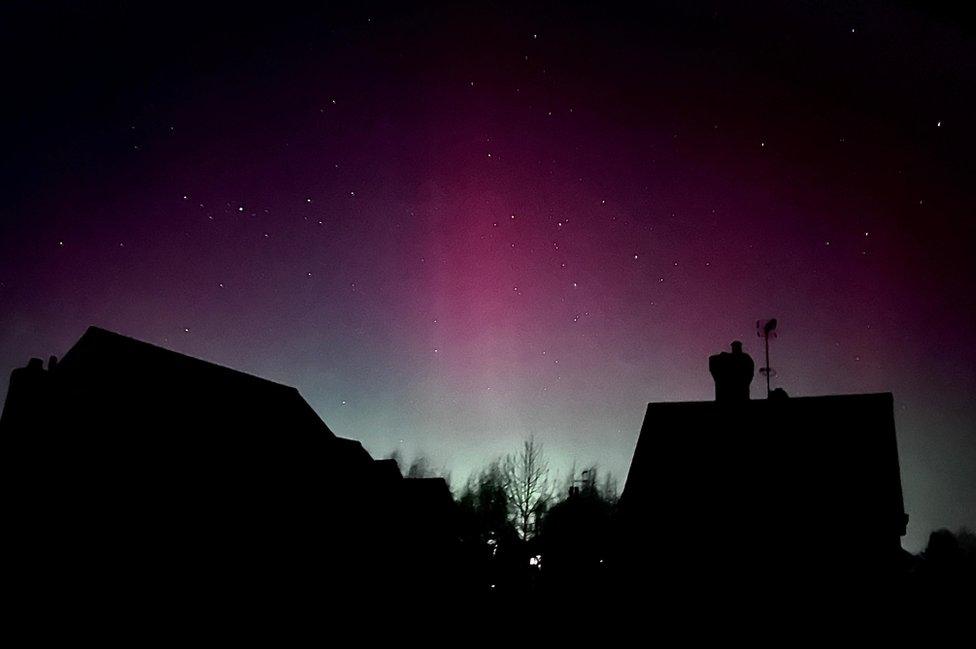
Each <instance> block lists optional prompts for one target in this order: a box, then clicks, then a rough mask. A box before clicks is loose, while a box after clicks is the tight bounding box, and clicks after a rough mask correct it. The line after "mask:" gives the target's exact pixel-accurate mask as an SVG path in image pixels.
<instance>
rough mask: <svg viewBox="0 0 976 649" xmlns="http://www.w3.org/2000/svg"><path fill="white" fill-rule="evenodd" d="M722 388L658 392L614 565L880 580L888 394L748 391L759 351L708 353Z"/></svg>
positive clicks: (899, 528) (702, 574)
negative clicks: (702, 397)
mask: <svg viewBox="0 0 976 649" xmlns="http://www.w3.org/2000/svg"><path fill="white" fill-rule="evenodd" d="M709 361H710V362H709V368H710V370H711V371H712V374H713V376H714V377H715V383H716V386H715V388H716V400H715V401H709V402H686V403H651V404H649V405H648V407H647V413H646V415H645V417H644V423H643V426H642V427H641V432H640V438H639V439H638V442H637V448H636V450H635V453H634V458H633V461H632V463H631V467H630V472H629V475H628V477H627V483H626V485H625V488H624V492H623V494H622V495H621V500H620V506H619V512H618V516H619V520H618V548H617V550H618V555H617V556H616V557H615V562H614V563H615V569H616V570H617V574H619V575H620V576H621V577H622V579H623V580H624V581H634V580H636V581H641V580H646V581H647V583H653V584H656V585H657V586H659V587H661V588H662V589H667V588H668V587H672V588H675V589H684V588H687V589H691V590H695V589H706V590H709V591H714V590H715V589H716V588H721V589H726V590H727V589H733V590H736V589H740V588H742V587H743V586H744V585H745V584H751V586H756V585H757V584H760V585H763V586H764V587H766V588H767V589H771V590H769V592H780V590H781V589H783V588H786V589H794V588H795V589H803V588H807V587H812V586H816V585H821V586H822V585H824V584H834V585H838V584H840V583H873V584H877V583H878V581H877V580H879V579H883V578H885V577H886V576H887V575H889V568H890V567H891V566H893V565H894V564H895V563H897V561H898V560H899V559H900V558H901V555H902V551H901V546H900V538H901V537H902V536H903V535H904V534H905V527H906V523H907V518H908V517H907V515H906V514H905V510H904V504H903V501H902V490H901V477H900V473H899V466H898V447H897V441H896V437H895V424H894V415H893V401H892V395H891V394H889V393H884V394H858V395H837V396H821V397H801V398H795V397H788V396H787V395H786V393H785V392H779V393H776V394H775V396H774V397H773V398H769V399H761V400H749V398H748V396H749V383H748V379H751V378H752V370H753V364H752V361H751V359H749V357H748V356H747V355H745V354H743V353H742V352H741V347H739V348H738V349H736V348H735V346H734V347H733V352H732V353H731V354H728V353H723V354H720V355H718V356H712V357H711V358H710V359H709Z"/></svg>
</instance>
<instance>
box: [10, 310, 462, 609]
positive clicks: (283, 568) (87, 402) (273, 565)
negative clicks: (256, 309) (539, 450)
mask: <svg viewBox="0 0 976 649" xmlns="http://www.w3.org/2000/svg"><path fill="white" fill-rule="evenodd" d="M0 457H2V463H3V467H2V468H3V471H4V475H5V477H6V478H7V479H8V482H7V485H8V488H7V490H6V492H5V494H4V496H3V498H4V500H5V504H6V506H7V507H6V511H7V512H8V513H9V517H8V518H7V519H6V520H5V523H6V524H7V525H6V527H5V534H4V536H5V541H6V542H7V543H12V545H13V548H14V549H13V550H11V551H10V553H9V556H16V557H18V561H17V563H16V565H14V566H13V570H12V572H13V574H12V575H11V577H10V580H9V581H8V584H13V585H14V586H15V587H18V588H19V589H20V590H22V595H23V601H34V600H36V601H37V602H44V601H48V602H50V601H52V598H53V599H56V600H57V601H59V602H70V603H71V604H72V605H74V606H77V607H78V608H79V610H78V613H79V614H81V609H83V610H84V611H86V612H87V613H86V614H92V611H109V610H110V611H112V614H113V615H128V614H133V613H138V612H146V611H151V610H152V611H155V612H156V613H160V612H161V611H164V610H168V609H167V607H170V606H172V604H173V602H177V601H178V602H180V605H181V606H186V607H190V608H193V607H194V606H201V607H206V608H208V610H211V612H213V613H217V612H219V611H223V610H228V611H229V610H231V609H234V610H238V611H239V610H249V609H256V608H260V609H262V610H263V611H264V612H269V611H270V610H272V609H276V608H278V609H283V608H289V610H290V608H292V607H297V608H296V609H295V610H298V609H300V608H301V607H306V606H310V605H313V604H316V603H317V604H316V605H324V602H322V601H321V598H322V597H323V596H324V595H325V594H328V595H329V596H330V597H331V596H334V595H336V594H342V593H350V592H355V591H357V590H361V591H370V592H371V591H373V590H375V589H377V588H387V587H390V588H392V587H394V586H396V583H397V581H398V580H399V579H404V578H411V575H414V576H417V577H418V578H419V576H420V575H426V574H429V573H437V572H438V570H440V568H439V567H438V566H436V565H431V563H430V562H436V561H443V562H446V561H447V559H446V557H437V556H433V555H431V554H430V553H427V554H425V555H424V556H418V555H417V554H416V553H415V552H414V553H413V554H411V550H412V549H413V548H414V547H415V545H416V543H415V537H414V536H413V534H414V533H413V531H412V530H408V529H405V527H404V524H405V523H406V522H409V521H411V520H412V519H413V518H414V517H420V518H424V519H425V520H426V518H429V517H430V513H429V512H430V511H431V510H434V509H436V510H437V511H438V512H441V515H442V516H443V521H442V524H441V525H440V527H439V528H437V529H436V530H431V531H429V534H431V535H436V534H440V536H438V537H437V539H436V540H437V542H439V543H441V544H442V545H443V546H444V547H447V546H449V545H450V542H451V539H452V538H453V537H452V536H451V535H452V531H451V530H450V524H451V519H450V512H449V511H448V510H449V508H448V507H447V506H446V505H445V503H446V502H448V501H450V492H449V490H448V488H447V485H446V483H444V481H443V480H434V481H423V483H424V484H423V485H415V484H412V483H413V482H415V481H411V480H405V479H403V478H402V477H401V475H400V471H399V468H398V467H396V464H395V462H394V463H392V466H391V465H390V463H389V462H375V461H374V460H373V459H372V457H370V455H369V453H367V452H366V450H365V449H363V447H362V445H361V444H360V443H359V442H356V441H353V440H349V439H343V438H340V437H337V436H336V435H335V434H334V433H333V432H332V431H331V430H330V429H329V427H328V426H327V425H326V424H325V423H324V422H323V421H322V420H321V419H320V418H319V417H318V415H317V414H316V413H315V411H314V410H313V409H312V408H311V407H310V406H309V405H308V404H307V403H306V402H305V400H304V399H302V397H301V396H300V395H299V393H298V391H297V390H295V389H294V388H291V387H287V386H284V385H280V384H278V383H274V382H272V381H267V380H264V379H260V378H257V377H254V376H250V375H248V374H244V373H242V372H237V371H234V370H230V369H227V368H225V367H221V366H219V365H215V364H212V363H207V362H204V361H201V360H198V359H195V358H190V357H188V356H184V355H182V354H178V353H175V352H172V351H169V350H165V349H161V348H159V347H155V346H153V345H150V344H147V343H144V342H140V341H137V340H133V339H131V338H126V337H124V336H120V335H118V334H115V333H112V332H109V331H105V330H103V329H98V328H95V327H92V328H90V329H88V331H87V332H85V334H84V335H83V336H82V337H81V339H80V340H79V341H78V342H77V343H76V344H75V345H74V347H72V348H71V349H70V350H69V351H68V352H67V353H66V354H65V355H64V357H63V358H62V360H61V361H60V362H56V361H52V362H51V363H50V364H49V367H48V368H47V369H45V368H44V367H43V365H42V363H41V361H40V360H39V359H31V360H30V362H29V363H28V364H27V366H26V367H24V368H20V369H16V370H14V371H13V373H12V375H11V380H10V387H9V391H8V395H7V400H6V403H5V404H4V410H3V414H2V415H0ZM451 504H452V505H453V501H451ZM393 512H395V516H394V515H393V514H392V513H393ZM445 512H447V513H445ZM8 547H9V546H8ZM31 598H34V600H31ZM310 598H311V599H310ZM132 606H136V607H137V608H138V611H132V610H129V609H130V607H132ZM95 614H97V613H95Z"/></svg>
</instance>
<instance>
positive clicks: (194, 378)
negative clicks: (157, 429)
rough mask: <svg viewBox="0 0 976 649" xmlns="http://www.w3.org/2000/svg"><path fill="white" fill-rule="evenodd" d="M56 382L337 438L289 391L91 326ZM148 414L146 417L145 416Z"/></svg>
mask: <svg viewBox="0 0 976 649" xmlns="http://www.w3.org/2000/svg"><path fill="white" fill-rule="evenodd" d="M56 374H57V376H58V380H59V382H62V383H68V384H70V383H72V382H75V383H78V384H80V385H82V386H83V387H84V389H85V390H86V391H89V392H93V391H98V392H101V393H108V394H113V395H115V396H116V397H117V398H119V399H123V398H125V399H135V400H138V401H140V402H148V401H153V400H158V401H167V402H169V403H173V404H186V403H193V404H195V406H196V407H197V409H199V408H200V405H199V404H201V403H205V404H206V406H207V409H208V410H213V411H228V410H235V409H237V410H243V411H245V412H248V411H252V410H254V409H259V410H260V411H262V412H264V413H270V412H274V413H275V416H276V417H281V418H282V419H284V418H287V420H288V422H289V423H290V424H296V423H297V424H301V425H302V426H303V427H305V426H307V427H309V428H311V429H317V430H319V431H321V432H324V433H327V434H328V436H329V437H335V436H334V434H333V433H332V431H331V430H329V428H328V426H327V425H326V424H325V423H324V422H323V421H322V420H321V419H320V418H319V416H318V415H317V414H316V413H315V411H314V410H313V409H312V407H311V406H309V405H308V403H307V402H306V401H305V400H304V399H303V398H302V397H301V395H300V394H299V393H298V390H296V389H295V388H293V387H290V386H286V385H282V384H280V383H276V382H274V381H269V380H267V379H262V378H260V377H257V376H253V375H251V374H247V373H245V372H240V371H237V370H233V369H230V368H227V367H224V366H222V365H217V364H215V363H210V362H207V361H203V360H200V359H198V358H193V357H190V356H186V355H184V354H180V353H178V352H175V351H172V350H169V349H164V348H162V347H157V346H155V345H152V344H149V343H146V342H142V341H140V340H136V339H134V338H129V337H127V336H123V335H121V334H118V333H115V332H112V331H108V330H106V329H101V328H99V327H89V328H88V330H87V331H86V332H85V333H84V335H82V337H81V338H80V339H79V340H78V342H77V343H75V345H74V346H73V347H72V348H71V349H70V350H69V351H68V352H67V353H66V354H65V355H64V357H63V358H62V359H61V361H60V363H58V366H57V368H56ZM146 414H147V415H149V414H150V413H146Z"/></svg>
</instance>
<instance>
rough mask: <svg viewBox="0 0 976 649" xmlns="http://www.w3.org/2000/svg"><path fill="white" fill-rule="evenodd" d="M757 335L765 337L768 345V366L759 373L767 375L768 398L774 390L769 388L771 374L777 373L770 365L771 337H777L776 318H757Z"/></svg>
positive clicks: (761, 368) (760, 369)
mask: <svg viewBox="0 0 976 649" xmlns="http://www.w3.org/2000/svg"><path fill="white" fill-rule="evenodd" d="M756 335H757V336H759V337H760V338H762V339H763V342H764V343H765V345H766V366H765V367H760V368H759V373H760V374H762V375H763V376H765V377H766V398H767V399H768V398H769V395H770V394H771V393H772V391H771V390H770V389H769V378H770V376H771V375H773V374H775V371H774V370H773V368H771V367H770V366H769V339H770V338H775V337H776V318H772V319H770V320H757V321H756Z"/></svg>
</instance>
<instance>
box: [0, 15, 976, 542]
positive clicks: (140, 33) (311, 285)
mask: <svg viewBox="0 0 976 649" xmlns="http://www.w3.org/2000/svg"><path fill="white" fill-rule="evenodd" d="M736 4H737V3H736ZM760 4H761V3H760ZM842 5H843V7H842V8H829V9H828V8H823V7H820V8H816V7H813V6H806V5H797V6H795V7H793V8H790V9H783V8H778V9H772V8H770V7H766V6H757V7H755V8H753V9H750V10H749V11H748V12H747V13H745V14H741V13H738V11H739V10H737V9H734V7H733V4H731V3H730V4H728V5H726V3H721V2H712V3H664V4H663V5H661V6H660V7H657V8H654V9H644V10H643V11H642V12H636V11H634V10H631V9H628V8H626V7H622V6H615V7H609V8H604V9H594V8H591V7H587V6H586V5H583V4H574V5H572V6H569V7H567V6H562V7H560V6H558V5H555V4H553V5H539V6H537V7H534V8H532V9H522V8H519V7H518V5H512V6H507V5H505V4H504V3H502V4H485V5H480V4H479V5H471V6H465V7H461V6H456V5H444V6H440V5H431V6H430V7H428V8H427V9H425V10H419V9H417V10H404V9H398V10H396V11H393V10H390V9H387V8H384V7H382V6H379V5H374V6H367V7H363V8H355V9H348V10H344V9H341V10H329V11H327V10H316V11H309V12H298V11H295V12H291V11H284V10H275V12H274V13H273V14H266V13H262V12H259V11H253V12H250V13H244V14H240V13H230V10H229V9H228V13H225V12H224V11H223V10H221V9H210V10H207V11H206V12H204V13H202V14H201V13H199V12H195V11H194V10H193V9H191V8H190V5H186V6H183V5H179V4H177V5H169V4H167V7H166V9H163V8H159V9H156V10H147V9H145V8H141V9H137V8H134V7H133V8H130V9H124V10H123V9H118V8H117V7H115V8H101V9H88V10H83V9H75V8H66V7H65V8H53V9H52V8H47V9H36V8H33V7H31V6H30V5H29V4H28V5H27V6H16V7H14V8H10V9H4V12H5V13H7V14H9V15H8V16H6V19H5V20H3V21H0V22H2V24H3V25H4V27H3V29H4V30H7V31H6V32H4V33H3V34H0V35H2V36H4V38H3V41H4V42H5V45H4V46H3V47H4V48H7V49H9V51H4V52H3V54H4V59H3V60H4V61H5V63H4V66H5V67H7V68H9V69H8V70H7V72H8V73H9V74H7V78H8V79H10V80H11V81H10V87H11V88H12V89H13V90H15V92H11V93H10V94H8V97H10V98H11V101H10V103H9V105H7V106H5V107H4V109H3V110H4V111H5V113H8V114H7V115H6V118H5V120H4V130H5V141H6V142H9V143H10V144H9V146H6V147H5V150H4V151H3V153H2V158H0V160H2V165H0V170H2V171H3V175H2V177H0V183H2V186H3V190H4V191H3V193H2V196H0V368H8V369H5V370H3V376H2V378H0V389H2V390H3V391H5V390H6V381H7V372H8V370H9V368H12V367H14V366H18V365H23V364H24V363H25V362H26V360H27V359H28V357H30V356H32V355H33V356H47V355H48V354H51V353H55V354H61V353H63V352H64V351H66V350H67V349H68V348H69V347H70V346H71V344H73V342H74V341H75V340H76V339H77V338H78V337H79V336H80V335H81V333H82V332H83V331H84V329H85V327H87V326H88V325H90V324H98V325H100V326H103V327H106V328H109V329H113V330H116V331H119V332H121V333H124V334H127V335H131V336H133V337H136V338H140V339H143V340H147V341H149V342H153V343H156V344H160V345H163V346H165V347H169V348H172V349H175V350H178V351H181V352H184V353H187V354H191V355H194V356H199V357H201V358H205V359H208V360H211V361H214V362H217V363H221V364H223V365H227V366H230V367H233V368H237V369H241V370H244V371H247V372H251V373H254V374H257V375H260V376H264V377H267V378H270V379H274V380H277V381H281V382H283V383H286V384H289V385H294V386H296V387H297V388H298V389H299V390H300V391H301V393H302V394H303V395H304V396H305V398H306V399H307V400H308V401H309V402H310V403H311V404H312V406H313V407H314V408H315V409H316V410H317V411H318V412H319V414H320V415H321V416H322V417H323V419H324V420H325V421H326V422H327V423H328V424H329V425H330V426H331V427H332V429H333V430H334V431H335V432H336V433H337V434H339V435H343V436H346V437H352V438H356V439H360V440H362V441H363V443H364V444H365V446H366V447H367V449H368V450H369V451H370V452H371V453H373V455H374V456H385V455H387V454H388V453H389V452H391V451H392V450H394V449H400V451H401V453H403V455H404V456H405V457H406V458H408V459H409V458H411V457H414V456H416V455H418V454H424V455H427V456H429V457H430V459H431V461H432V464H433V465H434V466H436V467H443V468H444V470H446V471H450V472H451V473H452V476H453V478H454V483H455V486H458V485H460V484H462V483H463V480H464V479H465V477H466V476H467V474H468V472H469V471H471V470H472V469H474V468H477V467H478V466H480V465H482V464H484V463H485V462H487V461H488V460H490V459H492V458H493V457H494V456H496V455H498V454H501V453H504V452H507V451H509V450H511V449H513V448H514V447H515V445H516V444H517V443H518V442H519V440H521V439H522V438H523V437H525V436H527V435H530V434H534V435H536V437H537V438H538V439H539V440H541V441H542V442H543V443H544V444H545V446H546V449H547V451H548V452H549V454H550V457H551V458H552V461H553V465H554V468H557V469H559V470H560V472H561V473H562V474H565V472H566V469H567V467H568V465H569V464H570V463H571V462H572V461H574V460H576V461H577V462H579V463H588V462H597V463H599V464H600V465H601V466H602V467H603V468H604V469H606V470H610V471H612V472H613V473H614V474H615V475H616V476H617V477H618V478H619V479H620V483H621V486H622V484H623V480H624V478H625V477H626V471H627V467H628V466H629V462H630V457H631V454H632V452H633V448H634V445H635V443H636V439H637V433H638V430H639V427H640V422H641V419H642V417H643V413H644V408H645V406H646V403H647V402H649V401H670V400H693V399H710V398H712V394H713V392H712V383H711V379H710V377H709V374H708V371H707V357H708V355H709V354H711V353H715V352H717V351H721V350H723V349H727V345H728V343H729V342H730V341H732V340H733V339H736V338H739V339H741V340H743V341H744V343H745V348H746V351H747V352H749V353H751V354H753V356H754V357H755V358H756V359H757V361H760V360H761V359H760V357H759V354H760V346H759V340H758V339H757V338H756V337H755V332H754V326H755V321H756V320H757V319H758V318H765V317H777V318H779V321H780V337H779V338H778V339H777V340H776V341H774V343H773V351H772V354H773V356H772V365H773V367H774V368H776V370H777V371H778V376H777V377H776V378H775V379H774V386H781V387H784V388H786V389H787V391H789V392H790V394H793V395H817V394H831V393H848V392H871V391H891V392H893V393H894V395H895V404H896V422H897V426H898V436H899V450H900V453H901V463H902V481H903V485H904V490H905V500H906V507H907V510H908V511H909V513H910V515H911V517H912V519H911V523H910V526H909V536H908V538H907V539H906V543H905V545H906V547H907V548H909V549H912V550H917V549H919V548H920V547H921V545H922V544H924V541H925V539H926V537H927V534H928V532H929V531H930V530H931V529H933V528H935V527H940V526H949V527H952V528H955V527H958V526H960V525H968V526H970V527H976V478H974V475H976V432H974V431H976V407H974V399H973V394H974V391H976V344H974V343H976V339H974V326H973V325H974V314H976V308H974V307H976V303H974V298H973V290H972V287H973V280H974V277H976V273H974V270H976V264H974V261H973V254H972V250H973V245H974V243H976V237H974V225H973V223H974V211H973V187H974V180H976V178H974V174H973V166H972V162H971V159H970V156H971V152H972V144H973V127H972V123H971V119H972V118H971V116H972V115H973V114H976V102H974V97H973V88H974V87H976V85H974V83H976V72H974V70H976V43H974V38H973V30H972V24H973V23H972V21H971V20H970V19H969V18H968V17H967V16H962V15H954V14H951V13H947V11H929V12H921V11H919V10H915V9H912V7H911V3H902V4H898V5H895V6H894V7H893V8H892V7H888V8H882V7H881V3H842ZM937 6H939V5H937ZM759 364H761V363H760V362H757V365H759ZM760 392H761V391H760V386H759V385H758V382H757V383H755V384H754V385H753V396H755V397H758V396H759V395H760Z"/></svg>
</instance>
